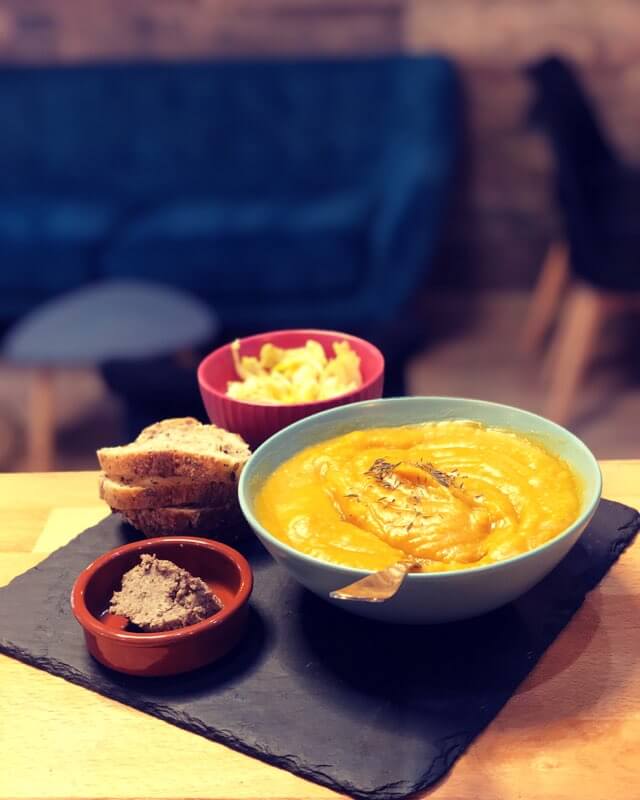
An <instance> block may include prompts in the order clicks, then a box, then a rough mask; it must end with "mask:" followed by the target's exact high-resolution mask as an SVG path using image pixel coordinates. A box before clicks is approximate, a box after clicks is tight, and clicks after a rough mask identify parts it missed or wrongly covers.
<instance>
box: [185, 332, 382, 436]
mask: <svg viewBox="0 0 640 800" xmlns="http://www.w3.org/2000/svg"><path fill="white" fill-rule="evenodd" d="M308 339H315V340H316V341H317V342H319V343H320V344H321V345H322V346H323V347H324V349H325V352H326V353H327V355H328V356H333V355H334V353H333V349H332V347H331V345H332V344H333V343H334V342H342V341H345V342H348V344H349V346H350V347H351V348H352V350H354V351H355V352H356V353H357V354H358V355H359V356H360V371H361V372H362V385H361V386H360V387H359V388H358V389H355V390H354V391H352V392H346V393H345V394H341V395H339V396H338V397H332V398H331V399H329V400H320V401H317V402H312V403H295V404H291V405H276V404H270V403H250V402H247V401H245V400H234V399H233V398H231V397H228V396H227V394H226V391H227V385H228V383H229V381H232V380H237V379H238V376H237V374H236V370H235V367H234V365H233V357H232V355H231V345H230V344H225V345H224V346H223V347H219V348H218V349H217V350H214V351H213V353H210V354H209V355H208V356H206V357H205V358H204V359H203V360H202V362H201V363H200V366H199V367H198V383H199V385H200V393H201V395H202V400H203V402H204V405H205V408H206V409H207V414H208V415H209V419H210V420H211V422H213V423H214V424H215V425H219V426H220V427H221V428H226V430H228V431H232V432H233V433H238V434H240V436H242V438H243V439H244V440H245V441H246V442H247V444H248V445H249V446H250V447H252V448H255V447H257V446H258V445H259V444H262V442H264V441H265V439H268V438H269V437H270V436H271V435H272V434H274V433H277V432H278V431H279V430H281V429H282V428H285V427H286V426H287V425H290V424H291V423H292V422H297V421H298V420H300V419H303V418H304V417H309V416H311V415H312V414H316V413H317V412H318V411H326V409H328V408H335V407H337V406H343V405H346V404H347V403H356V402H358V401H360V400H375V399H377V398H379V397H381V396H382V386H383V381H384V357H383V355H382V353H381V352H380V351H379V350H378V348H377V347H374V345H372V344H371V343H370V342H367V341H365V340H364V339H359V338H358V337H357V336H351V335H350V334H348V333H339V332H338V331H323V330H312V329H309V330H305V329H296V330H285V331H271V332H269V333H260V334H257V335H256V336H249V337H247V338H246V339H241V340H240V355H242V356H257V355H258V354H259V352H260V348H261V347H262V345H263V344H267V342H270V343H271V344H274V345H277V346H278V347H301V346H303V345H304V343H305V342H306V341H307V340H308Z"/></svg>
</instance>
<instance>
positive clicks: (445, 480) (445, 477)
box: [415, 461, 455, 489]
mask: <svg viewBox="0 0 640 800" xmlns="http://www.w3.org/2000/svg"><path fill="white" fill-rule="evenodd" d="M415 466H416V467H418V469H421V470H423V471H424V472H426V473H428V474H429V475H431V477H432V478H434V479H435V480H436V481H438V483H439V484H440V485H441V486H445V487H446V488H447V489H448V488H449V487H450V486H454V485H455V482H454V479H453V476H451V475H449V474H447V473H446V472H443V471H442V470H440V469H437V468H436V467H434V466H433V464H429V463H428V462H426V461H418V462H417V463H416V465H415Z"/></svg>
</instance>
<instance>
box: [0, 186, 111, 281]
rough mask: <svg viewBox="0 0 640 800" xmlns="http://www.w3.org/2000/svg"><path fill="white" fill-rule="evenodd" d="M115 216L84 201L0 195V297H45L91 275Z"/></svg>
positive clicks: (97, 203)
mask: <svg viewBox="0 0 640 800" xmlns="http://www.w3.org/2000/svg"><path fill="white" fill-rule="evenodd" d="M117 213H118V212H117V211H116V208H115V207H114V206H113V205H112V204H110V203H108V202H101V201H100V200H96V199H89V198H85V197H65V196H64V195H62V196H60V195H57V196H44V195H33V196H24V195H22V196H20V195H18V196H13V197H11V196H4V197H3V196H0V257H1V260H2V266H3V268H2V269H1V270H0V293H2V294H3V295H6V294H7V293H9V294H10V293H16V294H17V295H19V294H20V293H22V292H28V291H30V290H31V291H34V290H37V291H38V292H39V293H40V294H41V295H42V296H43V297H46V296H48V295H50V294H52V293H55V292H60V291H64V290H66V289H70V288H75V287H76V286H78V285H79V284H81V283H84V282H85V281H86V280H88V279H89V278H90V277H91V276H92V275H95V274H96V273H97V270H98V255H99V249H100V248H101V247H103V246H104V242H105V239H107V238H108V236H109V234H110V232H111V230H112V229H113V227H114V225H115V223H116V219H117Z"/></svg>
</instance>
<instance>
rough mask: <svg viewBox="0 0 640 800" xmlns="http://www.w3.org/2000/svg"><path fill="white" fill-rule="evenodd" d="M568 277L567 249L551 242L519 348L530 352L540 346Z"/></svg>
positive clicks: (558, 243) (560, 244)
mask: <svg viewBox="0 0 640 800" xmlns="http://www.w3.org/2000/svg"><path fill="white" fill-rule="evenodd" d="M568 280H569V251H568V249H567V245H566V244H565V243H564V242H553V243H552V244H551V245H550V247H549V250H548V252H547V255H546V257H545V260H544V264H543V265H542V270H541V272H540V277H539V278H538V282H537V284H536V287H535V289H534V292H533V297H532V298H531V302H530V304H529V309H528V311H527V318H526V320H525V324H524V328H523V330H522V337H521V340H520V349H521V350H522V352H523V353H525V354H527V355H531V354H532V353H534V352H536V351H537V350H539V349H540V346H541V345H542V342H543V340H544V337H545V335H546V334H547V332H548V331H549V328H550V327H551V323H552V322H553V318H554V316H555V314H556V311H557V308H558V305H559V303H560V299H561V297H562V293H563V292H564V290H565V288H566V286H567V282H568Z"/></svg>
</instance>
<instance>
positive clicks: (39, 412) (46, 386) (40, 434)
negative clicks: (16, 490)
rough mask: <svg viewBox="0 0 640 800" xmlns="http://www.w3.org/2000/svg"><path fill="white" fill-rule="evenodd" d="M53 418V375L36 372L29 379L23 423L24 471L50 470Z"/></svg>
mask: <svg viewBox="0 0 640 800" xmlns="http://www.w3.org/2000/svg"><path fill="white" fill-rule="evenodd" d="M54 438H55V417H54V397H53V371H52V370H50V369H45V368H43V369H37V370H35V371H34V372H33V375H32V377H31V386H30V397H29V416H28V420H27V469H28V470H30V471H31V472H46V471H48V470H50V469H52V468H53V458H54Z"/></svg>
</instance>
